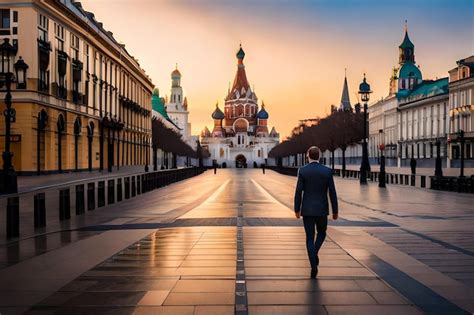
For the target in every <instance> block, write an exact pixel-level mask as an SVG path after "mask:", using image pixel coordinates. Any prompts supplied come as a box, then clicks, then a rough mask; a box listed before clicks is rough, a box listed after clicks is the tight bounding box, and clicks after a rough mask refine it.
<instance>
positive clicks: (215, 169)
mask: <svg viewBox="0 0 474 315" xmlns="http://www.w3.org/2000/svg"><path fill="white" fill-rule="evenodd" d="M216 173H217V163H214V174H216Z"/></svg>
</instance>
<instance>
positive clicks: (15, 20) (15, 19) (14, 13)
mask: <svg viewBox="0 0 474 315" xmlns="http://www.w3.org/2000/svg"><path fill="white" fill-rule="evenodd" d="M13 23H18V11H13Z"/></svg>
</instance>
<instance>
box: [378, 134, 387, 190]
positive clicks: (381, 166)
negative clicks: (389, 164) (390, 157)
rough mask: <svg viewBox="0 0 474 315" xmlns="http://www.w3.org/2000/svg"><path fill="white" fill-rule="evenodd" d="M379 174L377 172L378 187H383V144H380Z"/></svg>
mask: <svg viewBox="0 0 474 315" xmlns="http://www.w3.org/2000/svg"><path fill="white" fill-rule="evenodd" d="M379 149H380V174H379V187H382V188H385V187H386V186H385V177H386V175H385V156H384V155H383V151H384V150H385V144H383V143H382V144H380V146H379Z"/></svg>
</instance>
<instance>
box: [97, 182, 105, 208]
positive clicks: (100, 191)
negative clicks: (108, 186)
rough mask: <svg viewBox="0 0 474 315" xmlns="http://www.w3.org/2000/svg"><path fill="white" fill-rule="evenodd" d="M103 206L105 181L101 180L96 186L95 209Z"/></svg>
mask: <svg viewBox="0 0 474 315" xmlns="http://www.w3.org/2000/svg"><path fill="white" fill-rule="evenodd" d="M103 206H105V181H103V180H101V181H100V182H99V183H98V186H97V207H98V208H100V207H103Z"/></svg>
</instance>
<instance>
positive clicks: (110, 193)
mask: <svg viewBox="0 0 474 315" xmlns="http://www.w3.org/2000/svg"><path fill="white" fill-rule="evenodd" d="M113 203H115V181H114V180H113V179H109V180H108V182H107V204H108V205H111V204H113Z"/></svg>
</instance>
